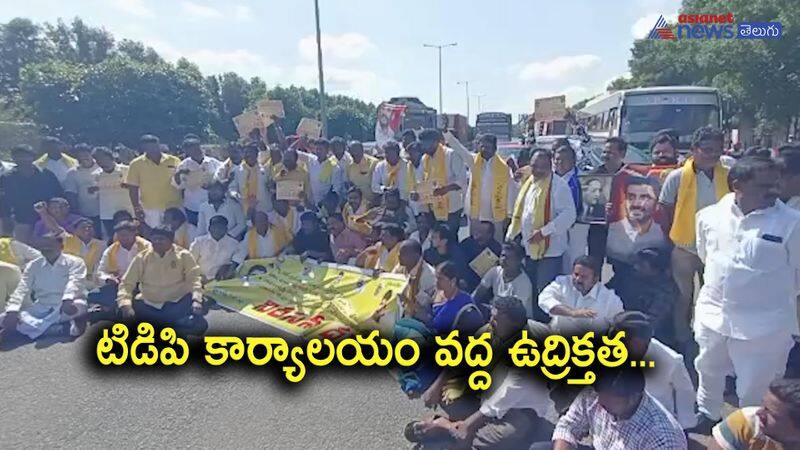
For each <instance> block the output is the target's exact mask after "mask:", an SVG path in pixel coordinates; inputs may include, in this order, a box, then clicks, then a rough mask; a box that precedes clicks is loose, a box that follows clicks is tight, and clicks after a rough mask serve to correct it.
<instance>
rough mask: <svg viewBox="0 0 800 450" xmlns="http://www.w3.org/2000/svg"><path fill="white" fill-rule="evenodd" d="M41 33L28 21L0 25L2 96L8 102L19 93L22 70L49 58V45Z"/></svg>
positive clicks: (15, 20)
mask: <svg viewBox="0 0 800 450" xmlns="http://www.w3.org/2000/svg"><path fill="white" fill-rule="evenodd" d="M40 33H41V29H40V28H39V27H38V26H37V25H34V24H33V22H31V21H30V20H28V19H20V18H17V19H12V20H11V21H10V22H8V23H6V24H0V96H2V97H5V99H6V100H7V101H8V100H10V97H13V96H15V95H16V94H17V93H18V87H19V76H20V70H21V69H22V68H23V67H25V65H26V64H31V63H37V62H42V61H44V59H45V58H46V57H47V53H48V52H47V45H46V43H45V41H44V40H43V39H42V38H41V36H40Z"/></svg>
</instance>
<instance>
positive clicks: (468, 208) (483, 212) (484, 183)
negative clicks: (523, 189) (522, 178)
mask: <svg viewBox="0 0 800 450" xmlns="http://www.w3.org/2000/svg"><path fill="white" fill-rule="evenodd" d="M479 158H480V156H479ZM494 158H499V156H497V155H495V156H494ZM493 165H494V163H493V162H492V161H491V160H489V161H484V163H483V173H482V174H481V180H480V181H481V186H480V187H479V188H478V192H480V194H481V199H480V204H479V205H480V211H479V212H478V214H477V215H478V220H480V221H487V222H494V221H495V220H494V211H493V210H492V191H493V189H494V174H493V171H492V166H493ZM473 170H474V169H473ZM473 177H474V175H473ZM470 183H472V180H470ZM517 194H519V185H518V184H517V183H516V182H515V181H514V174H513V173H511V169H509V170H508V188H507V189H506V211H508V216H509V217H510V216H511V214H512V213H513V212H514V204H515V203H516V201H517ZM464 203H465V206H464V208H465V209H464V212H466V213H467V216H468V217H474V216H475V214H474V213H473V211H472V189H471V188H468V189H467V198H466V200H465V202H464Z"/></svg>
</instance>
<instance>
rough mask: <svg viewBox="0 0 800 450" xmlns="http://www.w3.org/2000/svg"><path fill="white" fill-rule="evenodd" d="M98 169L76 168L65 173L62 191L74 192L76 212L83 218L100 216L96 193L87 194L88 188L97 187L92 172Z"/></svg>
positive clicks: (94, 166)
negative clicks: (76, 201)
mask: <svg viewBox="0 0 800 450" xmlns="http://www.w3.org/2000/svg"><path fill="white" fill-rule="evenodd" d="M99 168H100V167H99V166H98V165H97V164H95V165H93V166H92V167H89V168H84V167H80V166H78V167H76V168H74V169H70V170H69V171H68V172H67V176H66V179H65V180H64V190H65V191H67V192H74V193H75V194H77V196H78V212H79V213H80V214H81V215H82V216H83V217H97V216H99V215H100V196H99V194H98V193H97V192H93V193H89V188H90V187H95V186H97V181H96V180H95V176H94V172H95V171H96V170H97V169H99Z"/></svg>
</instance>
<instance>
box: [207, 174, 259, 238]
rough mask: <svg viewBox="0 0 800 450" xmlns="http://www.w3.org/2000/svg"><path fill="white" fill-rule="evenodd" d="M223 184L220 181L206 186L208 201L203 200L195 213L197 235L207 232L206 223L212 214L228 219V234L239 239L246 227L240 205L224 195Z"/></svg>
mask: <svg viewBox="0 0 800 450" xmlns="http://www.w3.org/2000/svg"><path fill="white" fill-rule="evenodd" d="M225 193H226V189H225V185H223V184H222V183H220V182H214V183H211V184H210V185H209V186H208V201H205V202H203V203H202V204H201V205H200V207H199V211H198V213H197V235H198V236H202V235H204V234H208V225H209V222H210V221H211V218H212V217H214V216H222V217H224V218H226V219H228V234H229V235H231V236H232V237H233V238H234V239H237V240H238V239H240V238H241V237H242V234H244V231H245V229H246V228H247V221H246V220H245V217H244V212H243V211H242V205H240V204H238V203H236V202H235V201H234V200H233V199H231V198H228V197H227V196H226V195H225Z"/></svg>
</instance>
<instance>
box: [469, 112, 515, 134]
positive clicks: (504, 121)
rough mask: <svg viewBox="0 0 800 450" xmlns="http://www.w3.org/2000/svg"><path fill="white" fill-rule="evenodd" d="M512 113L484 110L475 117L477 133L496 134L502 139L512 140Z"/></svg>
mask: <svg viewBox="0 0 800 450" xmlns="http://www.w3.org/2000/svg"><path fill="white" fill-rule="evenodd" d="M511 128H512V123H511V114H507V113H503V112H484V113H480V114H478V117H476V118H475V132H476V133H477V134H494V135H495V136H497V139H498V140H500V141H510V140H511Z"/></svg>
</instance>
